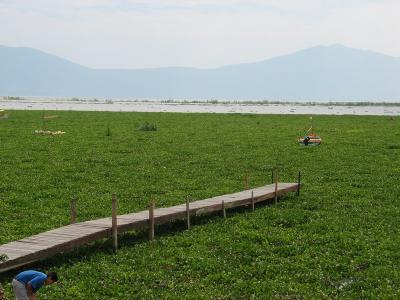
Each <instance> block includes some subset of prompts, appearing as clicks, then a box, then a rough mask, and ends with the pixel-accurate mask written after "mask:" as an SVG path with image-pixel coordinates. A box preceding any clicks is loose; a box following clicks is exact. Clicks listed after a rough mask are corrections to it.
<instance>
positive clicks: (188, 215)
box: [186, 197, 190, 229]
mask: <svg viewBox="0 0 400 300" xmlns="http://www.w3.org/2000/svg"><path fill="white" fill-rule="evenodd" d="M189 209H190V207H189V197H188V198H186V222H187V229H190V210H189Z"/></svg>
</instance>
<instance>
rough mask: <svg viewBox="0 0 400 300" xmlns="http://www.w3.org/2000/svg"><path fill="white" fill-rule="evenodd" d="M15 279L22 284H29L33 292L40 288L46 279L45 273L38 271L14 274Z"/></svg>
mask: <svg viewBox="0 0 400 300" xmlns="http://www.w3.org/2000/svg"><path fill="white" fill-rule="evenodd" d="M15 279H16V280H18V281H19V282H21V283H23V284H30V285H31V287H32V290H33V292H34V293H36V291H37V290H38V289H40V288H41V287H42V286H43V284H44V282H45V281H46V279H47V275H46V274H44V273H42V272H38V271H33V270H29V271H24V272H21V273H19V274H18V275H17V276H15Z"/></svg>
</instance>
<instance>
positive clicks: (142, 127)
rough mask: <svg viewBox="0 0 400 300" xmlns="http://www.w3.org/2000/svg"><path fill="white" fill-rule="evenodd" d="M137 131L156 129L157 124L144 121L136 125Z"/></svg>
mask: <svg viewBox="0 0 400 300" xmlns="http://www.w3.org/2000/svg"><path fill="white" fill-rule="evenodd" d="M138 130H139V131H157V126H156V125H155V124H151V123H149V122H147V121H146V122H144V123H143V124H141V125H140V126H139V127H138Z"/></svg>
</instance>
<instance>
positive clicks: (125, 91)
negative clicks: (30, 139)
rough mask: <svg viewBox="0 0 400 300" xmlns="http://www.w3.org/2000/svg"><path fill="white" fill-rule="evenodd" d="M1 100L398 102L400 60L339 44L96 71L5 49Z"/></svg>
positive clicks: (0, 63)
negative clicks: (255, 57)
mask: <svg viewBox="0 0 400 300" xmlns="http://www.w3.org/2000/svg"><path fill="white" fill-rule="evenodd" d="M0 66H1V67H0V95H3V96H7V95H19V96H58V97H60V96H67V97H99V98H105V97H110V98H140V99H143V98H145V99H193V100H196V99H227V100H245V99H250V100H265V99H267V100H278V101H282V100H289V101H374V102H379V101H387V102H398V101H399V100H400V59H399V58H396V57H392V56H388V55H384V54H379V53H376V52H372V51H364V50H358V49H354V48H349V47H345V46H342V45H339V44H335V45H331V46H329V47H326V46H318V47H312V48H308V49H305V50H302V51H298V52H295V53H292V54H290V55H285V56H280V57H276V58H273V59H268V60H263V61H260V62H256V63H249V64H237V65H227V66H224V67H219V68H211V69H197V68H182V67H179V68H178V67H169V68H152V69H132V70H118V69H110V70H104V69H93V68H87V67H85V66H82V65H78V64H75V63H73V62H70V61H68V60H65V59H62V58H59V57H57V56H54V55H50V54H46V53H44V52H41V51H38V50H35V49H32V48H16V47H4V46H2V47H0Z"/></svg>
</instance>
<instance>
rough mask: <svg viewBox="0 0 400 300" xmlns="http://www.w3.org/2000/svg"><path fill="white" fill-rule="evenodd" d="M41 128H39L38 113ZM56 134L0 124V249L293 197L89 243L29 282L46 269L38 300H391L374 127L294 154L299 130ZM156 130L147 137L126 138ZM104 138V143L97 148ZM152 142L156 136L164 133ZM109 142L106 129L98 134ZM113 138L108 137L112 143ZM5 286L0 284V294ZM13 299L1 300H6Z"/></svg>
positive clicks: (388, 135)
mask: <svg viewBox="0 0 400 300" xmlns="http://www.w3.org/2000/svg"><path fill="white" fill-rule="evenodd" d="M49 114H50V113H49ZM57 115H59V116H60V118H57V119H56V120H53V121H51V122H50V123H52V124H53V122H54V124H56V125H57V128H62V129H63V130H64V131H66V132H68V134H66V135H64V136H63V137H62V138H60V139H54V138H49V137H42V136H36V135H33V134H32V132H33V130H34V129H37V128H39V127H40V125H41V124H40V116H41V112H35V111H13V112H12V118H9V119H6V120H3V121H2V122H1V124H0V126H1V128H0V143H1V146H2V148H1V149H2V151H1V156H0V161H1V168H0V175H1V178H2V179H1V182H0V243H1V244H3V243H6V242H9V241H11V240H15V239H19V238H22V237H25V236H29V235H32V234H35V233H38V232H42V231H45V230H49V229H52V228H55V227H59V226H60V225H66V224H68V222H69V200H70V198H71V197H72V196H77V197H78V221H83V220H89V219H95V218H101V217H106V216H110V214H111V194H112V193H116V194H117V196H118V200H119V212H120V213H121V214H123V213H128V212H134V211H140V210H143V209H146V208H147V205H148V202H149V200H150V199H151V198H155V199H156V206H158V207H166V206H171V205H175V204H181V203H184V201H185V199H186V197H187V196H190V197H191V199H193V201H194V200H197V199H204V198H208V197H212V196H216V195H220V194H224V193H232V192H235V191H240V190H243V189H244V181H243V178H244V176H246V175H248V176H249V184H250V187H256V186H261V185H264V184H267V183H270V181H271V170H272V169H274V168H275V167H278V168H279V178H280V181H286V182H293V181H296V180H297V175H298V171H301V174H302V182H303V183H304V188H303V189H302V191H301V196H300V197H299V198H298V197H295V196H294V195H290V196H288V197H286V198H285V199H283V200H282V201H281V202H279V203H278V205H277V206H264V205H258V206H257V207H256V210H255V212H251V211H250V209H248V210H246V209H243V210H240V211H232V210H228V211H227V213H228V218H227V219H226V220H223V219H222V218H221V217H220V215H218V214H216V215H214V216H208V217H203V218H199V217H194V218H193V219H192V222H193V223H192V225H193V227H192V229H191V230H190V231H186V230H185V229H184V228H185V224H184V223H183V222H182V223H180V222H177V223H174V224H171V225H166V226H163V227H161V228H159V227H157V228H156V241H155V242H154V243H148V242H147V234H146V233H141V232H138V233H128V234H124V235H122V236H121V237H120V241H119V242H120V245H121V248H120V250H119V252H118V254H117V255H113V254H112V253H111V252H112V251H111V246H110V243H109V242H107V241H101V242H98V243H95V244H93V245H88V246H86V247H82V248H80V249H78V250H76V251H74V252H72V253H70V254H63V255H58V256H56V257H54V258H51V259H48V260H46V261H43V262H41V263H36V264H35V265H33V266H32V268H38V269H42V270H49V269H55V270H56V271H57V272H58V273H59V274H60V277H61V282H62V284H57V285H52V286H49V287H46V288H43V289H41V290H40V292H39V293H40V295H39V296H40V297H41V298H43V299H132V298H133V299H135V298H149V299H151V298H154V299H156V298H159V299H177V298H189V299H197V298H199V299H217V298H220V299H227V298H233V299H238V298H239V299H240V298H242V299H251V298H256V299H260V298H272V299H273V298H278V299H280V298H294V299H299V298H300V299H302V298H303V299H316V298H318V299H320V298H322V299H324V298H346V299H352V298H360V297H361V298H378V297H380V298H396V297H398V296H400V295H399V292H398V291H399V290H400V273H399V271H398V270H400V256H399V254H398V253H399V251H398V245H399V243H400V235H399V228H400V218H398V216H399V214H400V202H399V199H398V195H399V194H400V186H399V184H398V179H399V175H400V161H399V160H398V145H397V144H398V143H397V142H396V141H397V139H398V137H399V136H400V127H399V125H398V124H397V122H393V121H390V120H387V119H386V118H384V117H354V116H318V117H315V118H316V122H318V131H319V134H321V136H322V137H323V140H324V143H323V144H322V145H321V146H320V147H318V148H309V149H305V148H301V147H298V145H297V143H296V137H297V133H298V132H299V131H300V130H302V129H303V127H304V122H305V118H304V117H303V116H272V115H271V116H267V115H236V114H231V115H223V114H168V113H109V112H104V113H103V112H57ZM146 122H148V123H149V124H157V127H158V128H160V130H157V131H153V132H151V133H146V132H141V131H138V130H133V129H136V128H138V124H145V123H146ZM107 124H110V127H112V136H111V134H110V136H107V130H106V134H105V129H106V126H107ZM161 129H162V130H161ZM110 133H111V130H110ZM110 137H111V138H110ZM14 275H15V274H14V272H9V273H7V274H2V275H1V276H0V281H1V282H2V283H3V286H4V287H5V288H6V293H7V295H11V286H10V284H9V282H10V280H11V279H12V277H13V276H14ZM9 298H11V297H9Z"/></svg>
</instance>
